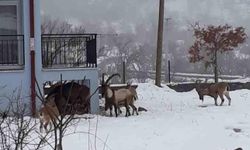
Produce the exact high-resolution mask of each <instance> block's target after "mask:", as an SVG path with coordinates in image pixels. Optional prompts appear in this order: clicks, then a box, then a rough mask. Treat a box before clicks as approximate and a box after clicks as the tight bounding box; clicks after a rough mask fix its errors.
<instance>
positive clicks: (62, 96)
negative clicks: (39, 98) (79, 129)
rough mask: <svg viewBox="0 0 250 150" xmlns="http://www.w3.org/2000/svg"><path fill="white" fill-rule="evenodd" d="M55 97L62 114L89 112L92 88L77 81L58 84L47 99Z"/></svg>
mask: <svg viewBox="0 0 250 150" xmlns="http://www.w3.org/2000/svg"><path fill="white" fill-rule="evenodd" d="M50 97H54V98H55V103H56V106H57V108H58V110H59V112H60V114H65V115H66V114H83V113H88V112H89V108H90V89H89V87H87V86H86V85H80V84H78V83H76V82H73V81H72V82H68V83H61V84H57V85H56V86H54V87H53V89H52V90H50V92H49V93H48V96H47V98H46V99H49V98H50Z"/></svg>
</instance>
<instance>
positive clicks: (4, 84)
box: [0, 0, 99, 113]
mask: <svg viewBox="0 0 250 150" xmlns="http://www.w3.org/2000/svg"><path fill="white" fill-rule="evenodd" d="M34 5H35V6H34V8H35V13H34V15H35V43H34V44H35V45H34V46H35V63H36V64H35V66H36V68H35V72H36V79H37V81H38V83H39V86H40V89H42V84H43V83H44V82H45V81H53V80H60V75H61V74H62V77H63V80H82V79H83V78H84V76H86V79H87V80H88V79H89V80H90V88H91V90H90V91H91V94H92V93H93V92H94V91H95V90H96V88H98V69H97V68H78V69H76V68H74V69H73V68H69V69H53V70H52V69H43V68H42V54H41V16H40V0H35V1H34ZM22 11H23V12H22V19H23V33H24V52H25V66H24V69H23V70H11V71H7V70H6V71H0V104H1V106H2V107H4V105H3V104H7V99H8V98H10V97H11V95H13V91H16V90H17V89H21V91H22V94H21V97H22V100H23V102H25V103H27V104H30V101H31V99H30V83H31V79H30V77H31V75H30V74H31V72H30V69H31V65H30V38H29V37H30V24H29V0H23V9H22ZM14 93H16V94H17V91H16V92H14ZM36 100H37V108H38V107H39V104H40V102H39V99H38V98H37V99H36ZM2 107H1V108H2ZM98 110H99V97H98V92H97V93H96V94H95V95H94V96H93V97H92V98H91V112H92V113H98Z"/></svg>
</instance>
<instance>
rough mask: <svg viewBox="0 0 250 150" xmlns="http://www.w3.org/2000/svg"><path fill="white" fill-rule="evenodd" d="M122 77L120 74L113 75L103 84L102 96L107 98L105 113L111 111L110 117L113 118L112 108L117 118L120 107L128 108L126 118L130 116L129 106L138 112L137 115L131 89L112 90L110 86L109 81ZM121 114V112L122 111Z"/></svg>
mask: <svg viewBox="0 0 250 150" xmlns="http://www.w3.org/2000/svg"><path fill="white" fill-rule="evenodd" d="M114 76H120V75H119V74H113V75H111V76H110V77H109V78H108V79H107V80H106V82H105V83H104V81H103V82H102V95H103V96H104V97H105V111H106V110H107V109H110V116H112V107H113V106H114V108H115V114H116V117H117V116H118V112H117V110H119V111H120V106H125V107H126V116H130V111H129V106H131V107H132V108H133V114H134V111H136V113H137V115H138V112H137V108H136V107H135V106H134V100H133V97H134V96H133V94H132V92H131V91H130V90H129V89H119V90H112V89H111V88H110V86H109V84H108V81H109V80H110V79H111V78H112V77H114ZM120 112H121V111H120Z"/></svg>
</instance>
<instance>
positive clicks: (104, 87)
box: [101, 73, 121, 97]
mask: <svg viewBox="0 0 250 150" xmlns="http://www.w3.org/2000/svg"><path fill="white" fill-rule="evenodd" d="M104 76H105V74H104V73H103V74H102V88H101V90H102V97H104V94H105V93H106V92H108V89H110V85H109V81H110V80H111V79H112V78H113V77H115V76H118V77H121V76H120V74H118V73H115V74H112V75H111V76H110V77H109V78H108V79H107V80H106V81H104Z"/></svg>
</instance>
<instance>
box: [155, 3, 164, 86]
mask: <svg viewBox="0 0 250 150" xmlns="http://www.w3.org/2000/svg"><path fill="white" fill-rule="evenodd" d="M159 1H160V4H159V21H158V37H157V53H156V74H155V85H157V86H159V87H160V86H161V63H162V41H163V22H164V0H159Z"/></svg>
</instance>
